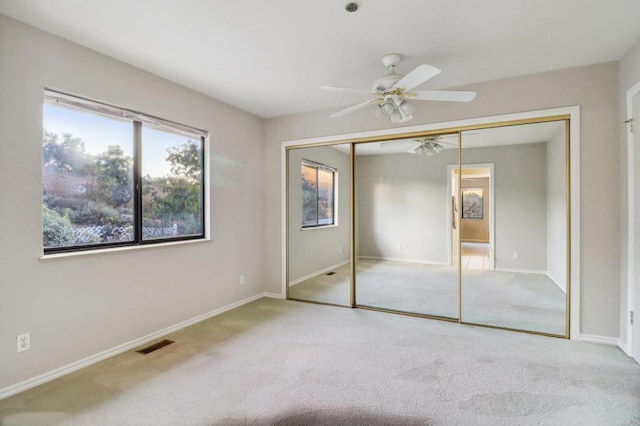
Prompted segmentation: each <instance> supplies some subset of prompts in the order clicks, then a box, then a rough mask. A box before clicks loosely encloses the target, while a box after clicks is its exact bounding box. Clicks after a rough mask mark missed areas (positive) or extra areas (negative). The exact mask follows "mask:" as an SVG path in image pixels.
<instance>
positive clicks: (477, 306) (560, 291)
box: [460, 120, 568, 336]
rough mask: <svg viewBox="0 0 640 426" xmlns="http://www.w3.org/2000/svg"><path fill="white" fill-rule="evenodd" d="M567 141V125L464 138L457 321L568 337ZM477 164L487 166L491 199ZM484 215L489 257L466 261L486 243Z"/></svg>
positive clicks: (503, 129)
mask: <svg viewBox="0 0 640 426" xmlns="http://www.w3.org/2000/svg"><path fill="white" fill-rule="evenodd" d="M566 135H567V124H566V122H565V121H564V120H561V121H552V122H544V123H533V124H523V125H513V126H504V127H496V128H491V129H481V130H473V131H472V132H462V146H463V149H462V155H461V158H462V170H463V175H462V177H461V182H463V185H462V187H461V190H460V203H461V205H462V212H461V221H462V222H463V223H462V226H465V224H464V222H467V229H466V231H467V232H462V233H461V247H462V251H463V253H462V256H461V259H462V263H461V283H462V284H461V288H462V316H461V320H462V322H466V323H475V324H484V325H491V326H497V327H505V328H511V329H518V330H526V331H532V332H539V333H545V334H552V335H558V336H565V335H566V334H567V333H568V329H567V304H568V302H567V301H568V296H567V266H568V265H567V253H568V252H567V239H568V233H567V224H568V219H567V213H568V207H567V199H568V197H567V195H568V193H567V138H566ZM478 163H490V164H491V165H492V171H491V173H492V174H493V175H489V176H487V177H488V178H489V180H490V181H492V182H493V183H492V186H493V188H492V190H491V191H493V194H492V193H491V191H489V192H488V191H487V188H489V186H487V185H486V181H485V179H484V176H485V175H484V173H483V172H482V170H480V169H478V168H477V167H475V166H474V164H478ZM474 168H475V170H474V171H473V172H471V175H470V176H469V175H467V176H466V179H465V175H464V172H465V170H468V169H474ZM465 181H466V183H465ZM492 204H493V205H492ZM490 211H492V213H489V212H490ZM487 214H489V215H490V216H491V215H494V217H489V219H490V220H493V225H492V226H494V227H495V229H493V230H492V231H491V232H492V234H493V235H492V236H491V237H490V238H489V240H488V241H487V242H488V243H489V244H488V247H489V249H490V251H489V252H488V253H485V254H473V251H470V252H468V253H467V256H465V253H464V250H465V244H468V245H469V247H473V246H479V245H481V243H483V242H484V241H486V239H485V238H486V237H485V234H484V231H481V229H484V225H483V223H482V222H483V221H484V220H485V219H486V218H487ZM481 256H487V258H486V259H487V260H489V265H488V267H487V265H483V262H482V261H480V262H478V260H479V259H481ZM491 256H492V257H491ZM470 259H471V260H472V261H470Z"/></svg>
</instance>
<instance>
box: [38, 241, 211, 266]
mask: <svg viewBox="0 0 640 426" xmlns="http://www.w3.org/2000/svg"><path fill="white" fill-rule="evenodd" d="M211 241H213V240H212V239H211V238H201V239H198V240H185V241H170V242H166V243H157V244H144V245H139V246H127V247H109V248H104V249H95V250H83V251H73V252H66V253H52V254H43V255H41V256H40V262H47V261H52V260H58V259H69V258H74V257H84V256H104V255H109V254H117V253H121V252H129V251H138V250H152V249H159V248H163V247H173V246H181V245H185V244H202V243H208V242H211Z"/></svg>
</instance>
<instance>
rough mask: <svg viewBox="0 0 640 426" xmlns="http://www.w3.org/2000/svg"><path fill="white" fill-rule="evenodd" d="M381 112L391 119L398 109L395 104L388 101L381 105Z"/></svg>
mask: <svg viewBox="0 0 640 426" xmlns="http://www.w3.org/2000/svg"><path fill="white" fill-rule="evenodd" d="M380 110H381V111H382V113H383V114H384V115H386V116H388V117H390V116H391V114H393V113H394V112H395V110H396V107H395V105H394V104H393V102H391V101H389V100H387V101H385V102H384V103H383V104H382V105H380Z"/></svg>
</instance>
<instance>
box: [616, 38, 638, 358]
mask: <svg viewBox="0 0 640 426" xmlns="http://www.w3.org/2000/svg"><path fill="white" fill-rule="evenodd" d="M639 81H640V40H638V41H637V42H636V43H635V44H634V45H633V46H632V47H631V49H629V51H628V52H627V54H626V55H625V56H624V57H623V58H622V60H621V61H620V84H619V91H618V94H619V109H620V116H619V124H618V129H619V132H620V158H619V167H620V174H619V179H620V196H621V202H620V221H621V227H620V251H621V256H620V260H621V271H620V272H621V280H620V283H621V285H620V340H621V342H622V345H623V346H625V345H626V344H627V327H628V322H629V320H628V313H627V312H628V307H627V303H628V300H627V292H628V291H629V283H628V279H627V274H628V270H627V247H628V244H629V232H628V218H627V191H628V189H627V173H628V169H627V157H628V154H627V128H626V124H624V123H623V122H624V121H625V120H626V119H627V105H626V102H627V90H629V89H630V88H631V87H633V85H635V84H636V83H638V82H639ZM637 272H638V274H640V270H639V271H637ZM636 279H640V275H638V276H637V278H636Z"/></svg>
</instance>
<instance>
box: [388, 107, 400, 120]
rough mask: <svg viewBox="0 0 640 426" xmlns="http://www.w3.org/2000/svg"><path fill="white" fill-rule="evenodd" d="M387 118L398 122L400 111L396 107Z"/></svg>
mask: <svg viewBox="0 0 640 426" xmlns="http://www.w3.org/2000/svg"><path fill="white" fill-rule="evenodd" d="M389 120H391V122H392V123H399V122H400V121H401V120H402V114H400V111H398V110H397V109H396V110H395V111H393V113H391V115H390V116H389Z"/></svg>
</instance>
